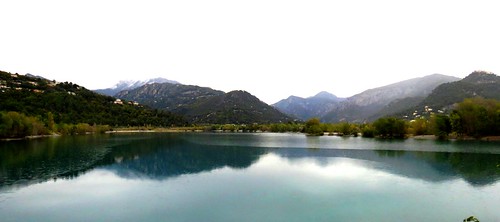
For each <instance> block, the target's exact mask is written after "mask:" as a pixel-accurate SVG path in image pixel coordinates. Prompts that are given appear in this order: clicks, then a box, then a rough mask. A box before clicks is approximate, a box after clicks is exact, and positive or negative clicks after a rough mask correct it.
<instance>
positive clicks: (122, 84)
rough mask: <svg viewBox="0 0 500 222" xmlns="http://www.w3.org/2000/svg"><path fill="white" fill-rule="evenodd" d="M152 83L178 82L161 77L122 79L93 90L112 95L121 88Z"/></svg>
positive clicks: (132, 87) (131, 87) (121, 89)
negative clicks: (106, 86)
mask: <svg viewBox="0 0 500 222" xmlns="http://www.w3.org/2000/svg"><path fill="white" fill-rule="evenodd" d="M152 83H171V84H179V82H177V81H173V80H168V79H165V78H161V77H158V78H153V79H148V80H122V81H120V82H118V83H117V84H116V85H114V86H113V87H110V88H106V89H96V90H94V92H97V93H100V94H103V95H107V96H114V95H116V94H117V93H119V92H121V91H123V90H131V89H135V88H138V87H141V86H143V85H147V84H152Z"/></svg>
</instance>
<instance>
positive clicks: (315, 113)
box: [272, 91, 345, 120]
mask: <svg viewBox="0 0 500 222" xmlns="http://www.w3.org/2000/svg"><path fill="white" fill-rule="evenodd" d="M344 100H345V99H344V98H339V97H337V96H335V95H333V94H331V93H329V92H326V91H322V92H320V93H318V94H316V95H314V96H311V97H308V98H302V97H298V96H290V97H288V98H287V99H283V100H281V101H279V102H277V103H275V104H273V105H272V106H274V107H276V108H277V109H278V110H279V111H281V112H283V113H285V114H288V115H290V116H292V117H295V118H298V119H300V120H307V119H309V118H313V117H318V118H319V117H321V116H323V115H325V114H326V113H328V112H329V111H330V110H332V109H333V108H334V107H335V106H336V105H337V104H338V103H339V102H341V101H344Z"/></svg>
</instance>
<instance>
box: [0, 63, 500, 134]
mask: <svg viewBox="0 0 500 222" xmlns="http://www.w3.org/2000/svg"><path fill="white" fill-rule="evenodd" d="M1 73H2V80H1V81H0V92H1V93H2V94H1V95H2V98H3V99H2V101H1V103H0V105H1V108H2V109H1V110H0V111H18V112H21V113H26V114H35V115H40V116H45V115H47V113H48V112H52V113H54V114H56V115H55V119H56V120H59V121H61V122H67V123H78V122H85V121H90V122H89V123H101V124H110V125H117V124H119V123H122V122H124V120H125V119H129V120H130V121H128V124H129V125H137V124H141V123H140V120H138V119H137V118H135V117H133V116H134V115H139V116H141V118H142V117H144V118H146V119H147V122H148V123H154V122H156V123H160V122H161V118H160V116H164V117H166V118H167V119H169V120H168V121H167V122H162V123H161V124H160V125H165V124H169V123H174V122H177V123H181V124H183V123H182V122H183V121H184V120H182V118H181V117H183V118H184V119H185V120H186V121H187V122H189V123H195V124H205V123H208V124H251V123H277V122H289V121H294V120H303V121H304V120H307V119H309V118H312V117H318V118H320V119H321V120H322V121H323V122H342V121H348V122H366V121H373V120H375V119H377V118H379V117H383V116H396V117H403V116H410V117H412V115H413V116H415V115H414V113H420V112H422V113H423V112H424V111H428V109H429V108H432V109H434V111H438V110H439V112H443V113H444V112H446V111H447V110H449V109H450V108H451V107H452V106H453V104H455V103H457V102H460V101H463V99H465V98H470V97H476V96H480V97H484V98H493V99H500V77H498V76H497V75H495V74H493V73H488V72H484V71H476V72H473V73H471V74H470V75H468V76H467V77H466V78H464V79H459V78H456V77H452V76H445V75H440V74H433V75H428V76H424V77H420V78H414V79H410V80H406V81H402V82H398V83H394V84H390V85H387V86H382V87H378V88H374V89H369V90H366V91H364V92H362V93H359V94H357V95H354V96H352V97H349V98H338V97H337V96H335V95H333V94H331V93H328V92H320V93H318V94H317V95H315V96H312V97H308V98H301V97H297V96H290V97H288V98H287V99H283V100H281V101H279V102H278V103H276V104H273V105H272V106H270V105H268V104H266V103H264V102H262V101H261V100H259V99H258V98H257V97H255V96H253V95H252V94H250V93H249V92H246V91H241V90H235V91H231V92H227V93H226V92H223V91H220V90H215V89H212V88H209V87H200V86H194V85H183V84H180V83H178V82H176V81H171V80H166V79H162V78H157V79H151V80H146V81H128V82H126V81H121V82H120V83H118V84H116V85H115V86H114V87H112V88H108V89H104V90H96V91H97V92H100V93H104V91H106V90H108V91H106V93H112V91H111V90H115V91H117V90H121V91H119V92H117V93H114V94H113V97H115V98H119V99H122V100H123V103H127V106H120V105H117V104H116V102H118V101H119V100H116V101H115V98H112V97H109V96H101V95H98V94H96V93H94V92H91V91H89V90H87V89H85V88H83V87H81V86H78V85H76V84H72V83H57V82H55V81H49V80H47V79H43V77H39V76H34V75H26V76H23V75H18V74H11V73H6V72H1ZM122 89H123V90H122ZM127 101H130V102H127ZM136 102H138V104H140V106H137V105H136V104H137V103H136ZM129 103H130V104H132V105H131V106H128V105H130V104H129ZM142 106H145V107H144V108H142ZM148 107H150V108H152V109H149V108H148ZM426 107H427V108H426ZM154 109H156V110H160V111H154ZM424 109H425V110H424ZM92 110H94V111H92ZM122 112H123V113H122ZM141 113H142V114H141ZM143 114H146V115H145V116H144V115H143ZM123 118H125V119H123ZM158 118H160V119H158ZM134 119H135V120H134ZM137 121H139V122H137ZM125 122H127V121H125Z"/></svg>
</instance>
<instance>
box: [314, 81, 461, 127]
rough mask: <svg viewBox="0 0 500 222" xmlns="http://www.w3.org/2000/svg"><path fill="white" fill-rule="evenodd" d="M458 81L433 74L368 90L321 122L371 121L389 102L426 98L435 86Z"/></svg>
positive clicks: (334, 110)
mask: <svg viewBox="0 0 500 222" xmlns="http://www.w3.org/2000/svg"><path fill="white" fill-rule="evenodd" d="M458 80H460V79H459V78H456V77H452V76H446V75H440V74H433V75H428V76H424V77H420V78H414V79H409V80H406V81H402V82H398V83H394V84H391V85H387V86H383V87H379V88H375V89H369V90H366V91H364V92H362V93H360V94H357V95H354V96H352V97H350V98H348V99H347V100H346V101H344V102H342V103H340V104H339V105H338V106H336V107H334V109H333V110H331V111H330V112H329V113H327V114H326V115H324V116H323V117H322V120H323V121H325V122H339V121H350V122H363V121H367V120H372V118H373V117H375V116H377V113H378V112H380V111H382V110H383V109H384V107H385V106H387V105H389V104H390V103H391V102H394V101H396V100H398V99H405V98H418V97H426V96H428V95H429V94H430V93H431V92H432V91H433V90H434V89H435V88H436V87H437V86H439V85H441V84H443V83H448V82H454V81H458ZM394 111H396V110H394Z"/></svg>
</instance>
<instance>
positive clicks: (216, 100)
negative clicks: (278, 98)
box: [174, 91, 291, 124]
mask: <svg viewBox="0 0 500 222" xmlns="http://www.w3.org/2000/svg"><path fill="white" fill-rule="evenodd" d="M174 112H175V113H179V114H183V115H185V116H186V117H187V118H189V119H190V120H191V121H192V122H193V123H197V124H201V123H209V124H253V123H259V124H266V123H280V122H281V123H285V122H289V121H290V120H291V119H290V118H289V117H288V116H286V115H285V114H283V113H281V112H279V111H278V110H276V109H275V108H273V107H271V106H269V105H267V104H266V103H264V102H262V101H260V100H259V99H258V98H257V97H255V96H253V95H251V94H250V93H248V92H245V91H232V92H228V93H226V94H224V95H219V96H213V97H210V98H207V99H200V100H198V101H197V102H196V103H194V104H192V105H190V106H185V107H181V108H179V109H177V110H174Z"/></svg>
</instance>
